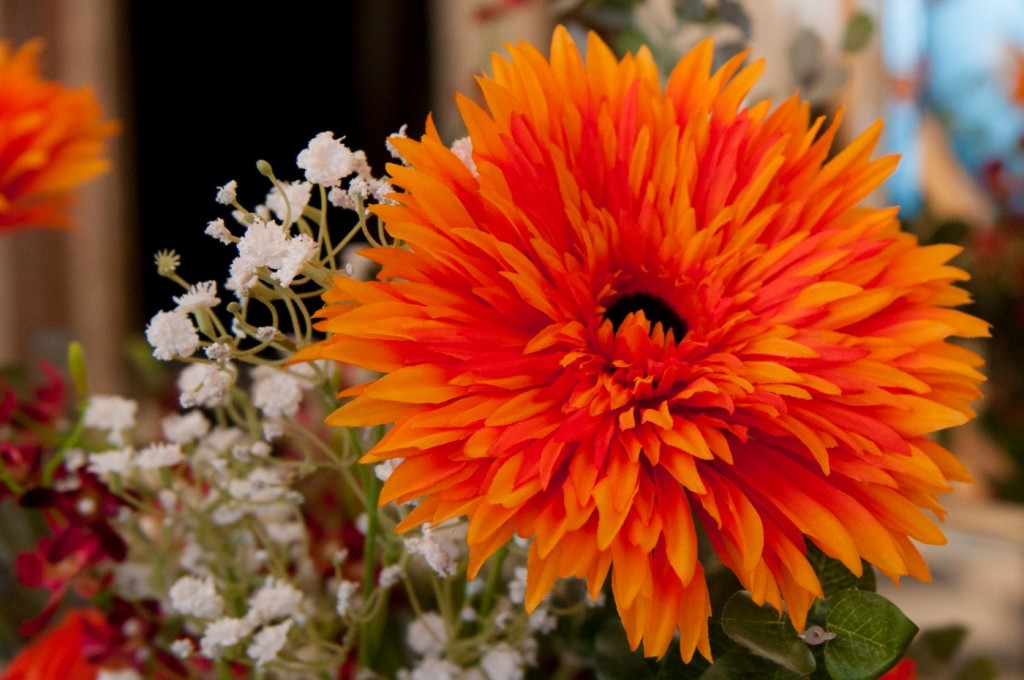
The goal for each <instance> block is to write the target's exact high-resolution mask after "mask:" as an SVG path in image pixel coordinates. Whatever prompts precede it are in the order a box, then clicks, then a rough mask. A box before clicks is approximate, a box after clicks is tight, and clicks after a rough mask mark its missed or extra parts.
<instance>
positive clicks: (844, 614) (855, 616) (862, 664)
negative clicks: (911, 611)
mask: <svg viewBox="0 0 1024 680" xmlns="http://www.w3.org/2000/svg"><path fill="white" fill-rule="evenodd" d="M825 627H826V629H827V630H829V631H831V632H833V633H835V634H836V636H837V637H836V638H835V639H834V640H831V641H829V642H828V643H826V646H825V668H826V669H827V670H828V672H829V675H831V676H832V677H833V678H835V679H836V680H871V679H872V678H877V677H878V676H880V675H881V674H882V673H884V672H885V671H887V670H889V669H890V668H892V667H893V666H895V665H896V662H897V661H899V660H900V658H901V657H902V656H903V654H904V652H906V651H907V647H909V646H910V641H911V640H913V639H914V635H916V634H917V626H916V625H914V622H913V621H911V620H910V619H908V618H907V617H906V615H905V614H904V613H903V612H901V611H900V610H899V608H898V607H897V606H896V605H894V604H893V603H892V602H890V601H889V600H887V599H885V598H884V597H882V596H881V595H878V594H876V593H869V592H865V591H863V590H844V591H842V592H840V593H836V594H835V595H834V596H833V597H830V598H829V601H828V616H827V618H826V625H825Z"/></svg>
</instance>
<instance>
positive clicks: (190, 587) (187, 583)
mask: <svg viewBox="0 0 1024 680" xmlns="http://www.w3.org/2000/svg"><path fill="white" fill-rule="evenodd" d="M167 594H168V596H169V597H170V600H171V606H172V607H174V608H175V609H176V610H178V611H179V612H181V613H182V614H184V615H186V616H195V617H197V618H200V619H212V618H216V617H218V616H220V615H221V612H222V611H224V600H223V598H221V596H220V594H218V593H217V587H216V585H215V584H214V583H213V579H212V578H210V577H209V576H207V577H204V578H196V577H195V576H182V577H181V578H179V579H178V580H177V581H175V582H174V585H172V586H171V589H170V590H169V591H168V593H167Z"/></svg>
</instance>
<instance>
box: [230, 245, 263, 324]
mask: <svg viewBox="0 0 1024 680" xmlns="http://www.w3.org/2000/svg"><path fill="white" fill-rule="evenodd" d="M257 280H258V276H257V272H256V264H255V263H253V261H252V260H250V259H248V258H246V257H242V256H239V257H236V258H235V259H234V260H233V261H232V262H231V269H230V270H229V272H228V280H227V282H226V283H225V284H224V287H225V288H227V289H228V290H230V291H232V292H234V294H235V297H237V298H238V299H239V300H244V299H246V298H247V297H249V289H250V288H252V287H253V286H255V285H256V281H257ZM231 329H232V330H235V326H234V325H233V324H232V327H231ZM235 335H238V332H237V331H235ZM238 337H242V338H244V337H245V333H244V332H243V333H242V334H241V335H238Z"/></svg>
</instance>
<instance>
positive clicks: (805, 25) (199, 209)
mask: <svg viewBox="0 0 1024 680" xmlns="http://www.w3.org/2000/svg"><path fill="white" fill-rule="evenodd" d="M559 21H561V22H566V23H567V24H568V25H569V26H570V28H571V30H572V31H573V32H574V34H576V35H578V36H580V37H581V38H582V37H583V36H584V35H585V32H586V30H588V29H594V30H598V31H599V32H600V33H602V35H604V36H605V37H606V39H607V40H609V41H610V43H611V44H613V45H615V46H616V47H617V48H619V49H620V50H625V49H631V48H635V47H636V46H638V45H639V44H641V43H645V44H648V45H650V46H651V48H652V50H653V52H654V54H655V56H656V58H657V59H658V61H659V63H660V64H661V65H662V66H663V68H665V69H667V68H669V67H670V66H671V64H672V63H674V62H675V60H676V59H677V58H678V57H679V56H680V55H681V54H682V53H683V52H685V51H686V50H687V49H688V48H689V47H690V46H691V45H693V44H695V43H696V42H697V41H698V40H699V39H701V38H702V37H704V36H707V35H713V36H715V38H716V44H717V45H718V53H717V57H718V58H720V59H724V58H726V57H727V56H729V55H731V54H733V53H735V52H736V51H738V50H740V49H745V48H748V47H749V48H751V49H752V50H753V55H754V56H755V57H761V56H763V57H766V58H767V60H768V66H767V73H766V76H765V78H764V79H763V80H762V82H761V83H760V84H759V86H758V89H757V90H756V91H755V93H754V96H755V97H757V98H762V97H771V98H774V99H781V98H783V97H785V96H788V95H789V94H791V93H792V92H793V91H794V90H795V89H797V88H799V89H800V90H801V92H802V94H803V95H804V96H805V97H806V98H808V99H810V100H811V101H812V103H813V105H814V107H815V109H816V111H817V112H819V113H821V114H825V115H832V114H834V113H835V112H836V111H837V110H838V109H839V108H840V107H842V108H844V109H845V111H846V115H845V123H844V125H845V128H844V130H845V133H846V135H847V139H849V138H850V136H852V135H853V134H856V133H857V132H859V131H860V130H863V129H864V128H865V127H867V125H869V124H870V123H871V122H872V121H873V120H875V119H877V118H879V117H884V118H885V119H886V126H887V127H886V137H885V145H886V149H885V151H886V152H895V153H900V154H903V161H902V163H901V166H900V169H899V171H898V172H897V174H896V175H895V176H894V177H893V178H892V179H891V180H890V181H889V182H888V183H887V185H886V193H885V194H884V195H878V196H875V197H873V200H875V201H877V202H878V203H880V204H882V203H885V204H889V203H898V204H900V205H901V206H902V209H901V218H902V219H903V220H904V221H905V224H906V226H907V228H908V229H910V230H913V231H915V232H917V233H918V234H919V236H920V238H921V239H922V240H923V241H925V242H942V241H944V242H954V243H958V244H960V245H962V246H963V247H964V249H965V250H964V254H963V255H962V256H961V257H960V260H959V264H960V265H961V266H963V267H965V268H967V269H968V270H969V271H970V272H971V273H972V275H973V280H972V281H971V282H970V284H969V286H970V288H971V290H972V292H973V294H974V296H975V298H976V300H977V304H976V308H975V309H974V310H972V311H973V312H974V313H976V314H978V315H980V316H983V317H984V318H986V319H987V320H988V321H990V322H991V323H992V324H993V338H992V340H991V341H990V342H987V343H985V344H984V345H983V346H981V348H980V351H981V352H982V353H983V354H985V355H986V357H987V358H988V361H989V369H988V373H989V375H990V376H991V378H990V381H989V383H988V385H987V388H986V389H987V394H986V399H985V401H984V403H981V404H979V405H978V410H979V412H980V413H981V418H980V419H979V420H978V421H976V423H975V424H973V425H972V426H970V427H967V428H962V429H961V430H958V431H957V433H956V434H955V435H953V436H954V437H955V439H954V440H953V441H951V442H947V443H948V444H949V445H950V446H951V447H952V449H953V450H954V452H956V453H957V454H958V455H960V456H961V457H962V458H963V459H964V460H965V462H966V463H967V465H968V467H969V468H970V469H971V470H972V473H973V474H974V475H975V477H976V478H977V480H978V483H977V484H975V485H972V486H969V487H963V488H958V489H957V490H956V491H955V493H954V494H952V495H951V497H950V499H949V502H948V506H949V507H950V510H951V513H950V517H949V519H948V521H947V527H948V534H949V536H950V542H951V544H952V546H951V547H947V548H943V549H939V550H935V551H931V552H932V553H933V554H931V555H926V556H927V557H929V563H930V564H932V565H933V567H934V571H935V577H936V580H937V581H939V582H940V584H941V586H940V587H938V588H937V587H935V586H919V584H912V583H907V584H904V586H903V587H901V589H900V590H899V591H896V592H892V591H891V589H890V591H889V592H887V594H888V595H890V596H891V597H893V598H894V599H895V601H896V602H897V603H898V604H900V606H901V607H903V608H904V610H905V611H906V612H907V613H908V614H909V615H910V616H911V618H912V619H914V620H915V621H916V622H918V623H919V624H920V625H922V627H925V628H927V627H935V626H946V625H950V624H965V625H967V626H968V627H969V629H970V631H971V633H970V635H969V637H968V638H967V641H966V643H965V644H966V648H965V651H964V659H966V661H964V662H963V665H964V667H965V668H966V667H967V666H969V665H970V664H971V663H973V662H972V659H974V658H975V657H977V656H979V655H980V656H985V657H987V658H988V659H989V660H990V661H991V663H992V664H995V666H997V667H998V668H999V669H1000V671H1001V673H1002V675H1001V676H1000V677H1007V678H1024V651H1022V647H1024V645H1022V644H1021V642H1022V640H1024V505H1022V503H1024V2H1021V0H862V1H856V0H756V1H755V0H746V1H745V2H738V1H737V0H642V1H641V0H604V1H597V0H586V1H584V0H433V1H428V0H362V1H351V2H324V3H321V2H302V1H295V2H291V3H287V4H277V5H275V6H274V8H273V11H267V10H264V9H256V8H255V6H254V5H253V4H251V3H245V2H231V1H227V0H218V2H215V3H211V2H206V3H201V4H200V3H195V2H178V3H173V4H165V3H142V2H130V1H129V0H0V39H2V40H7V41H9V42H10V43H11V44H12V45H13V46H15V47H17V46H18V45H20V44H22V43H24V42H25V41H26V40H28V39H30V38H32V37H36V36H41V37H43V38H44V39H45V41H46V50H45V52H44V62H45V65H44V72H45V73H46V75H47V76H48V77H50V78H53V79H60V80H62V81H63V82H65V83H67V84H68V85H71V86H78V85H83V84H92V85H93V86H94V87H95V89H96V91H97V93H98V96H99V98H100V100H101V102H102V103H103V105H104V107H105V110H106V111H107V112H108V114H109V115H111V116H113V117H116V118H117V119H119V120H120V121H121V125H122V132H121V134H120V135H119V136H118V137H117V138H116V140H115V141H114V143H113V144H112V147H111V148H112V158H113V161H114V170H113V172H111V173H108V174H107V175H105V176H104V177H102V178H101V179H100V180H98V181H94V182H92V183H91V184H89V185H88V186H87V187H85V189H84V190H82V191H80V192H79V198H78V203H77V208H76V220H77V223H78V226H77V228H76V229H74V230H70V231H60V230H29V231H21V232H16V233H9V234H3V235H0V365H2V364H9V363H27V362H33V361H35V358H36V357H46V358H48V359H49V360H50V361H52V362H53V363H54V364H57V365H61V364H62V363H63V356H64V353H65V351H66V347H67V343H68V342H69V341H70V340H71V339H78V340H79V341H80V342H82V344H83V345H84V347H85V350H86V352H87V356H88V360H89V371H90V379H91V381H92V389H93V390H94V391H95V392H98V393H121V392H126V391H128V392H130V391H132V389H133V388H136V387H137V385H135V384H134V380H135V378H133V376H134V375H135V373H136V372H137V371H136V369H135V368H134V367H133V361H132V352H131V349H130V348H131V347H132V343H133V342H136V343H137V342H138V338H140V337H141V333H142V330H143V328H144V327H145V324H146V321H147V320H148V319H149V318H150V317H151V316H152V315H153V314H154V313H155V312H157V311H159V310H160V309H163V308H166V307H167V306H168V305H169V304H170V296H171V295H172V294H174V293H176V292H178V291H176V290H175V289H174V287H173V285H172V284H170V283H168V282H166V281H165V280H163V279H160V278H159V277H158V276H157V275H156V272H155V267H154V266H153V265H152V262H153V254H154V253H155V252H156V251H157V250H159V249H175V250H177V251H178V252H179V253H181V254H182V257H183V263H182V269H181V271H182V273H183V275H184V276H185V278H186V279H189V280H200V279H204V278H216V279H223V278H224V277H225V275H226V271H227V265H228V263H229V261H230V252H229V251H228V249H227V248H225V247H223V246H222V245H221V244H219V243H217V242H216V241H213V240H212V239H210V238H209V237H207V236H205V235H204V234H203V229H204V227H205V225H206V223H207V222H208V221H209V220H211V219H214V218H216V217H226V216H227V215H226V210H225V209H224V208H223V207H222V206H218V205H217V204H216V203H215V201H214V195H215V193H216V188H217V187H218V186H219V185H222V184H224V183H226V182H227V181H229V180H232V179H233V180H237V181H238V183H239V195H240V197H241V200H242V202H243V203H246V204H254V203H257V202H259V201H260V200H262V196H263V195H264V193H265V192H266V188H267V183H266V181H265V179H264V178H262V177H261V176H259V174H258V173H257V172H256V170H255V162H256V161H257V160H258V159H265V160H267V161H269V162H270V163H271V165H272V166H273V167H274V168H275V170H276V173H277V175H278V177H279V178H281V179H285V180H290V179H297V178H299V171H298V170H297V169H296V168H295V165H294V162H295V156H296V154H297V153H298V152H299V151H300V150H301V149H303V148H304V147H305V145H306V143H307V142H308V140H309V139H310V138H311V137H313V136H314V135H315V134H317V133H318V132H321V131H324V130H331V131H333V132H334V133H335V134H336V135H337V136H342V135H344V136H345V137H346V143H347V144H348V145H349V146H351V147H352V148H357V149H364V150H365V151H366V153H367V156H368V157H369V160H370V163H371V165H373V166H374V168H375V169H376V170H378V171H381V170H383V166H384V164H385V162H387V160H388V159H389V155H388V153H387V151H386V150H385V147H384V144H383V140H384V139H385V137H386V136H387V135H388V134H390V133H392V132H395V131H397V130H398V129H399V128H400V127H401V126H402V125H404V124H407V125H408V126H409V128H408V129H409V134H410V135H418V134H420V133H422V131H423V128H424V124H425V120H426V117H427V114H428V112H430V111H433V115H434V118H435V121H436V122H437V124H438V127H439V129H440V130H441V131H442V135H443V136H445V137H446V139H448V140H449V141H451V140H454V139H455V138H456V137H458V136H461V132H460V130H459V129H458V123H457V121H456V120H455V116H454V107H453V94H454V92H455V91H456V90H461V91H463V92H466V93H468V94H475V85H474V82H473V77H474V75H475V74H477V73H480V72H481V71H483V70H485V69H486V68H487V60H488V55H489V54H490V52H491V51H493V50H496V49H500V47H501V45H502V43H503V42H505V41H509V40H518V39H525V40H528V41H530V42H532V43H534V44H537V45H544V44H546V42H547V40H548V38H549V36H550V32H551V27H552V26H553V25H554V24H555V23H556V22H559ZM964 677H965V678H966V677H984V676H964Z"/></svg>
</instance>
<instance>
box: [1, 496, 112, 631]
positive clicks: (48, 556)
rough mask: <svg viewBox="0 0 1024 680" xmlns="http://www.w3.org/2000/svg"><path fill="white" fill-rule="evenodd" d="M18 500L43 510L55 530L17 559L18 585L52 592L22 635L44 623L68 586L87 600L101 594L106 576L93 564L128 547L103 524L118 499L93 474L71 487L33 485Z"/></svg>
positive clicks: (110, 559)
mask: <svg viewBox="0 0 1024 680" xmlns="http://www.w3.org/2000/svg"><path fill="white" fill-rule="evenodd" d="M21 500H22V505H23V506H26V507H30V508H41V509H43V510H44V511H45V512H46V519H47V523H48V524H49V525H50V527H51V531H52V532H53V533H52V534H51V535H49V536H44V537H42V538H41V539H40V540H39V543H38V545H37V547H36V549H35V550H34V551H32V552H24V553H21V554H20V555H18V557H17V559H16V560H15V573H16V574H17V577H18V580H19V581H20V582H21V583H23V584H24V585H26V586H29V587H32V588H45V589H47V590H49V591H50V597H49V599H48V600H47V603H46V605H45V606H44V607H43V610H42V611H41V612H40V613H39V615H38V616H36V617H35V618H33V619H31V620H29V621H26V622H25V623H24V624H22V627H21V632H22V634H23V635H33V634H34V633H36V632H37V631H39V630H40V629H41V628H42V627H43V626H45V625H46V623H47V622H48V621H49V619H50V617H51V616H52V615H53V613H54V611H56V609H57V607H58V605H59V604H60V602H61V600H62V599H63V597H64V595H65V594H66V593H67V591H68V590H69V589H72V590H74V591H75V592H77V593H78V594H79V595H81V596H83V597H86V598H90V597H93V596H94V595H96V594H97V593H98V592H100V591H101V590H102V589H103V588H104V587H105V586H106V584H107V581H108V580H109V575H107V574H105V573H103V572H101V571H98V570H97V569H96V567H97V566H98V565H100V564H102V563H104V562H107V561H114V562H119V561H121V560H123V559H124V558H125V555H126V553H127V546H126V545H125V543H124V539H122V538H121V536H120V535H118V534H117V532H115V531H114V530H113V529H112V528H111V527H110V525H109V524H108V523H107V518H108V517H111V516H113V515H114V514H115V513H116V512H117V507H118V503H117V501H116V499H115V498H114V497H113V496H111V495H110V492H109V491H107V490H106V489H104V488H103V487H101V486H100V485H99V484H97V483H95V480H94V479H92V478H91V476H90V477H86V478H85V479H84V481H83V482H82V483H81V484H80V486H79V487H78V488H76V489H75V490H73V491H70V492H63V493H61V492H56V491H53V490H52V489H33V490H32V491H30V492H28V493H26V494H25V495H24V496H23V497H22V499H21Z"/></svg>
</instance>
